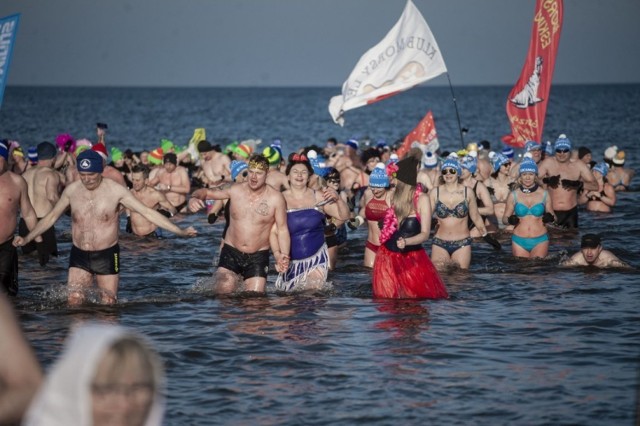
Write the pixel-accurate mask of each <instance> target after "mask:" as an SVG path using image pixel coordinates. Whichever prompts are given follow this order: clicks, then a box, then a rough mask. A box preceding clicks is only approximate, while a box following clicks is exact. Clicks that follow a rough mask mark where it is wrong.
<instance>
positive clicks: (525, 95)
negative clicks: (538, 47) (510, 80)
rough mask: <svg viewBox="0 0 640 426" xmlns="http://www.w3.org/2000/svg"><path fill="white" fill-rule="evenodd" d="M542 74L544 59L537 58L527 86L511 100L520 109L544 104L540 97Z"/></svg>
mask: <svg viewBox="0 0 640 426" xmlns="http://www.w3.org/2000/svg"><path fill="white" fill-rule="evenodd" d="M541 72H542V57H540V56H538V57H536V66H535V68H534V70H533V73H532V74H531V77H529V81H528V82H527V84H526V86H524V88H523V89H522V90H521V91H520V92H518V94H516V95H515V96H514V97H513V98H511V99H509V100H510V101H511V102H512V103H513V104H514V105H515V106H516V107H518V108H522V109H524V108H527V107H530V106H532V105H535V104H537V103H538V102H542V101H543V99H542V98H539V97H538V87H540V73H541Z"/></svg>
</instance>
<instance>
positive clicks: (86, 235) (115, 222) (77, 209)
mask: <svg viewBox="0 0 640 426" xmlns="http://www.w3.org/2000/svg"><path fill="white" fill-rule="evenodd" d="M77 168H78V172H79V175H80V181H76V182H73V183H71V184H70V185H68V186H67V187H66V188H65V190H64V191H63V193H62V195H61V196H60V200H59V201H58V202H57V203H56V205H55V206H54V208H53V210H51V212H50V213H49V214H47V215H46V216H45V217H44V218H42V220H40V222H38V225H37V226H36V227H35V228H34V229H33V230H32V231H31V232H30V233H29V235H27V236H26V237H24V238H22V237H16V238H15V240H14V241H13V245H14V246H23V245H25V244H27V243H28V242H29V241H31V240H32V239H33V238H34V237H37V236H39V235H40V234H42V233H43V232H44V231H45V230H46V229H48V228H50V227H51V226H52V225H53V224H54V223H55V221H56V220H58V218H59V217H60V216H61V215H62V214H63V213H64V211H65V210H67V208H71V218H72V221H71V237H72V241H73V247H72V248H71V256H70V260H69V279H68V286H69V304H71V305H77V304H79V303H82V302H83V301H84V298H85V290H86V289H87V288H89V287H91V286H92V284H93V280H94V277H95V280H96V284H97V285H98V288H99V289H100V297H101V301H102V303H105V304H113V303H115V302H116V301H117V294H118V284H119V274H118V273H119V272H120V249H119V247H118V231H119V213H120V205H121V204H122V205H123V206H124V207H126V208H127V209H130V210H132V211H137V212H138V213H140V214H142V215H143V216H144V217H145V218H146V219H148V220H149V221H151V222H153V223H154V224H156V225H158V226H160V227H161V228H164V229H166V230H168V231H171V232H173V233H175V234H177V235H179V236H193V235H196V230H195V229H193V228H192V227H189V228H187V229H186V230H183V229H181V228H179V227H177V226H176V225H175V224H173V223H172V222H171V221H170V220H169V219H167V218H166V217H164V216H163V215H161V214H160V213H158V212H157V211H155V210H153V209H151V208H149V207H147V206H145V205H144V204H142V203H141V202H140V201H138V200H137V199H136V198H135V197H134V196H133V195H132V194H131V192H129V190H128V189H127V188H126V187H124V186H122V185H120V184H118V183H116V182H115V181H113V180H111V179H104V178H103V176H102V171H103V169H104V163H103V160H102V157H100V155H99V154H98V153H96V152H94V151H91V150H87V151H84V152H82V153H81V154H80V155H79V156H78V158H77Z"/></svg>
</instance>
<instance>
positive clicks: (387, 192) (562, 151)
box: [0, 123, 634, 303]
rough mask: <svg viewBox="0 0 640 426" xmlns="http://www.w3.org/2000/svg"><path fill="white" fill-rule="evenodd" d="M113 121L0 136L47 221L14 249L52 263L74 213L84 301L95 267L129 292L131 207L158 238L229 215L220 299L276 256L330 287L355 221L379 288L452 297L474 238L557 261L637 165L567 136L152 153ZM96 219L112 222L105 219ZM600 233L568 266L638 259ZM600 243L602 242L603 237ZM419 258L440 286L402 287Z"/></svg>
mask: <svg viewBox="0 0 640 426" xmlns="http://www.w3.org/2000/svg"><path fill="white" fill-rule="evenodd" d="M106 129H107V126H106V125H104V124H102V123H98V126H97V130H96V132H97V142H96V143H92V142H91V141H89V140H88V139H80V140H75V139H74V138H73V137H71V136H70V135H68V134H63V135H59V136H58V137H57V138H56V144H55V145H54V144H52V143H49V142H43V143H40V144H38V145H37V146H36V147H31V148H29V149H28V150H27V155H25V152H24V151H23V147H22V146H20V144H19V143H18V142H14V141H4V142H3V144H2V146H4V153H5V156H4V157H5V160H6V164H5V165H6V166H7V167H6V168H7V170H8V171H9V172H11V173H13V174H16V175H21V176H22V177H23V178H24V180H25V181H26V185H27V188H28V199H29V201H30V203H31V205H32V206H33V209H34V210H35V215H36V216H37V218H38V219H39V221H38V225H37V226H35V225H34V224H33V220H31V219H29V220H28V221H25V217H24V216H25V215H24V214H23V218H22V219H21V220H20V223H19V237H17V238H16V239H15V240H14V241H13V246H16V247H18V246H19V247H22V252H23V254H27V253H29V252H36V251H37V253H38V255H39V259H40V263H41V265H44V264H46V262H47V261H48V258H49V256H51V255H53V256H57V255H58V250H57V242H56V236H55V228H54V226H53V225H54V223H55V222H56V220H57V219H58V218H59V217H60V215H61V214H63V213H64V212H65V211H67V210H68V209H70V210H71V215H72V218H73V220H72V238H73V247H72V252H71V255H70V264H69V266H70V267H69V282H68V284H69V287H70V289H69V290H70V296H69V301H70V303H82V302H83V300H84V297H83V296H82V291H81V290H83V289H84V288H86V287H88V286H90V285H91V283H92V281H93V279H94V278H95V280H96V283H97V285H98V288H99V289H100V290H101V291H102V292H103V294H104V297H103V298H102V301H103V302H104V303H115V302H116V301H117V289H118V271H119V246H118V244H117V243H118V232H119V220H118V219H119V215H120V214H121V213H122V212H121V208H120V206H121V205H122V206H124V207H125V209H124V211H125V214H126V215H127V225H126V232H129V233H132V234H135V235H137V236H140V237H147V238H155V237H157V236H158V235H159V232H158V227H161V228H164V229H168V230H169V231H171V232H174V233H176V234H177V235H179V236H194V235H195V234H196V231H195V229H193V228H192V227H189V228H187V229H181V228H179V227H177V226H176V225H175V224H173V223H172V222H171V221H170V220H169V218H171V217H172V216H173V215H175V214H187V213H195V212H198V211H200V210H206V212H207V217H208V222H209V223H214V222H216V220H218V218H219V217H224V218H225V226H224V229H223V231H222V235H221V245H220V254H219V261H218V265H217V266H218V267H217V269H216V273H215V274H216V276H215V291H216V293H218V294H227V293H234V292H236V291H257V292H264V290H265V286H266V279H267V275H268V271H269V255H270V253H271V254H272V255H273V257H274V259H275V268H276V270H277V272H278V278H277V280H276V288H277V289H278V290H280V291H298V290H316V289H319V288H322V287H323V286H324V285H326V283H327V277H328V273H329V271H330V270H332V269H334V268H335V267H336V264H337V263H338V257H339V252H340V249H341V248H342V247H345V245H346V242H347V238H348V231H347V228H350V229H352V230H353V229H356V228H358V227H360V226H365V225H366V228H367V240H366V244H365V247H364V265H365V266H366V267H368V268H373V269H374V275H373V284H374V296H376V297H443V295H446V290H445V289H444V286H443V285H442V286H441V285H440V284H441V280H440V278H439V276H437V275H438V273H437V272H436V270H439V271H441V270H442V269H444V268H451V267H454V268H461V269H468V268H469V266H470V263H471V252H472V250H471V248H472V242H473V239H474V238H483V239H484V240H485V241H486V242H487V243H489V244H491V245H492V246H493V247H494V248H495V249H500V248H501V244H500V243H499V242H498V241H497V239H496V238H495V237H493V236H492V234H493V235H495V233H496V232H501V233H504V232H508V233H510V234H511V242H512V244H511V249H512V253H513V255H514V256H517V257H523V258H533V257H536V258H543V257H546V256H547V254H548V252H549V236H548V230H547V228H548V226H553V227H554V228H557V229H577V228H578V211H579V210H578V206H579V205H581V204H584V205H585V209H586V210H587V211H598V212H610V211H611V210H612V209H613V208H614V206H615V203H616V192H617V191H625V190H627V189H628V187H629V184H630V181H631V179H632V177H633V175H634V172H633V171H632V170H630V169H628V168H625V167H624V163H625V153H624V151H622V150H619V149H618V148H617V147H615V146H612V147H609V148H607V149H606V150H605V152H604V155H603V160H602V161H601V162H596V161H594V160H593V155H592V153H591V152H590V151H589V149H588V148H585V147H580V148H578V149H577V150H574V149H573V146H572V143H571V141H570V140H569V138H568V137H566V136H565V135H560V136H559V137H558V138H557V140H556V141H555V143H553V144H550V143H548V144H547V145H546V146H543V145H540V144H538V143H536V142H533V141H529V142H527V143H526V145H525V147H524V151H525V153H524V155H523V156H522V158H521V160H520V161H517V162H516V161H515V155H514V151H513V149H511V148H509V147H506V148H504V149H503V150H502V151H501V152H494V151H491V149H490V148H491V147H490V144H489V142H487V141H482V142H480V143H470V144H469V145H468V146H467V147H466V148H465V149H463V150H460V151H457V152H450V153H449V152H429V151H427V150H426V149H425V147H426V146H425V145H422V144H419V143H417V142H416V143H414V144H413V145H412V148H411V149H410V150H409V151H408V152H407V154H406V155H404V156H403V158H402V159H400V158H398V155H397V153H396V148H398V146H389V145H388V144H386V143H385V142H379V143H377V144H375V145H373V144H368V143H367V144H366V146H365V144H363V146H360V145H361V144H360V143H359V142H358V141H357V140H355V139H351V140H348V141H346V142H344V143H338V142H337V141H336V140H335V139H333V138H330V139H328V140H327V141H326V143H325V144H324V146H322V147H321V146H310V147H306V148H303V149H300V150H298V151H297V152H294V153H292V154H291V155H289V156H288V158H287V159H286V160H285V156H284V155H283V150H282V143H281V142H280V141H279V140H275V141H273V142H272V143H271V144H270V145H269V146H264V147H262V146H260V145H261V141H260V140H247V141H243V142H234V143H232V144H230V145H227V146H226V147H224V148H222V147H221V146H220V145H214V144H211V143H210V142H208V141H207V140H197V141H193V140H192V142H191V143H190V144H189V146H187V147H184V148H180V147H178V146H177V145H175V144H174V143H173V142H171V141H169V140H162V142H161V146H160V147H158V148H156V149H153V150H151V151H142V152H137V153H134V152H133V151H131V150H130V149H126V150H124V151H123V150H121V149H119V148H117V147H115V146H112V147H110V148H109V149H108V148H107V143H106V141H105V134H106ZM2 146H0V150H1V148H2ZM109 153H110V157H111V158H110V161H109ZM0 161H2V160H0ZM74 184H75V186H74ZM63 189H64V192H63ZM96 194H100V200H99V202H98V201H96ZM74 200H82V203H80V202H77V201H74ZM18 209H22V210H24V207H23V206H20V208H17V209H16V210H18ZM23 213H24V212H23ZM27 216H28V215H27ZM96 216H100V217H104V218H107V219H106V220H103V221H102V222H101V223H98V222H96V220H95V217H96ZM413 218H416V219H417V220H416V221H413V220H412V219H413ZM29 222H31V223H29ZM411 222H415V223H413V224H411ZM432 225H433V226H432ZM91 227H93V228H94V229H93V230H92V229H91ZM431 233H432V234H433V238H432V245H431V250H430V251H431V256H430V258H428V257H427V259H428V260H427V261H424V259H422V258H421V259H409V257H410V256H408V253H409V252H412V251H416V250H417V251H420V250H422V251H424V249H422V243H424V242H425V241H426V240H427V239H428V238H429V237H430V235H431ZM594 238H595V239H594ZM586 240H587V243H585V242H584V241H583V250H582V251H581V252H578V253H576V255H575V256H573V257H572V258H571V259H569V260H568V261H567V262H565V263H566V264H570V265H571V264H575V265H596V266H624V265H625V264H624V263H623V262H622V261H620V260H619V259H617V258H616V257H615V256H614V255H613V254H612V253H610V252H608V251H606V250H603V249H602V246H601V245H600V240H599V239H598V238H597V236H593V235H589V236H588V238H587V239H586ZM594 241H597V243H598V244H597V245H596V246H595V247H589V245H591V246H593V244H594ZM381 249H385V250H387V251H390V252H389V253H386V252H385V256H384V257H385V258H390V259H391V258H393V257H394V256H397V259H395V261H394V262H395V263H394V264H392V265H387V266H386V269H384V270H383V271H382V272H380V274H377V273H376V260H377V259H379V258H380V256H378V253H379V251H380V250H381ZM587 249H594V250H592V251H593V252H592V253H591V254H589V253H588V250H587ZM414 254H415V253H414ZM3 256H4V254H3ZM425 256H426V254H425ZM13 262H14V263H15V262H17V260H14V261H13ZM412 262H413V263H428V264H429V265H431V264H432V263H433V266H434V267H435V268H434V269H433V270H431V269H429V270H428V271H427V272H428V274H427V275H436V276H437V277H436V278H437V280H440V283H436V284H437V285H435V286H436V287H438V288H437V289H436V290H434V292H427V293H425V294H422V295H421V293H420V292H417V293H416V292H415V291H413V290H412V291H407V286H406V285H405V286H404V287H403V285H402V284H401V281H402V280H401V279H400V278H399V276H400V275H402V274H403V273H405V275H406V273H407V272H408V273H410V274H413V275H415V274H416V270H414V269H412V267H411V265H412ZM5 263H6V262H5ZM16 264H17V263H16ZM378 266H380V265H378ZM15 268H16V269H15V276H14V277H12V278H11V279H10V280H7V279H6V277H7V274H5V275H4V278H3V281H5V282H3V284H4V287H5V289H9V291H8V292H9V293H10V294H12V293H13V294H15V293H16V292H17V266H16V267H15ZM422 272H424V268H423V269H422ZM437 280H436V281H437ZM8 281H11V282H9V283H8V284H7V283H6V282H8ZM386 281H388V282H395V283H396V284H395V288H393V289H386V290H381V288H382V287H384V282H386ZM381 283H382V284H381ZM12 286H13V287H12ZM381 286H382V287H381ZM409 287H411V285H409ZM440 287H442V288H440ZM73 289H77V290H78V291H73ZM432 290H433V289H432Z"/></svg>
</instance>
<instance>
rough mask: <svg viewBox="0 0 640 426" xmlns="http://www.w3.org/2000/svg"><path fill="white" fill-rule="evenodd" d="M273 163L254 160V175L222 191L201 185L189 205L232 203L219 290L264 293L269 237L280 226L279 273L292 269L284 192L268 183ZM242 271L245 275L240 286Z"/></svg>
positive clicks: (194, 208)
mask: <svg viewBox="0 0 640 426" xmlns="http://www.w3.org/2000/svg"><path fill="white" fill-rule="evenodd" d="M268 172H269V163H268V161H267V159H266V158H265V157H264V156H262V155H254V156H253V157H251V158H250V159H249V174H248V177H247V180H246V181H245V182H242V183H234V184H233V185H231V186H229V187H224V188H221V189H217V190H213V189H204V188H203V189H198V190H197V191H195V192H194V193H193V194H191V200H190V201H189V209H190V210H191V211H197V210H199V209H202V208H204V201H205V200H226V199H229V200H230V201H231V204H230V205H231V207H230V221H229V228H228V229H227V233H226V235H225V237H224V246H223V247H222V250H221V252H220V262H219V264H218V269H217V271H216V275H215V281H216V283H215V291H216V292H217V293H218V294H228V293H233V292H236V291H238V290H244V291H257V292H264V291H265V287H266V283H267V270H268V266H269V246H270V244H269V238H270V235H271V230H272V228H273V226H274V224H275V227H276V229H275V233H274V234H275V235H276V236H277V238H278V243H279V247H280V249H279V251H276V252H275V253H274V257H275V259H276V269H277V270H278V272H282V271H286V270H287V268H288V267H289V248H290V244H291V242H290V237H289V229H288V228H287V210H286V203H285V200H284V197H283V196H282V193H281V192H280V191H277V190H275V189H274V188H272V187H271V186H269V185H267V184H266V181H267V173H268ZM238 275H240V276H241V277H242V278H243V281H242V286H240V285H238V284H239V283H238Z"/></svg>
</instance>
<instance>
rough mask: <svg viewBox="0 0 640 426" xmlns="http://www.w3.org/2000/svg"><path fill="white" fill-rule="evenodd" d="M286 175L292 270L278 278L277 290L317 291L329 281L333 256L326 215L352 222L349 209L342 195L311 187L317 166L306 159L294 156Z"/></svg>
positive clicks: (301, 156)
mask: <svg viewBox="0 0 640 426" xmlns="http://www.w3.org/2000/svg"><path fill="white" fill-rule="evenodd" d="M286 175H287V176H288V177H289V185H290V189H288V190H286V191H284V192H283V193H282V195H284V198H285V200H286V202H287V226H288V228H289V234H290V235H291V260H290V263H289V269H288V270H287V271H286V272H285V273H283V274H280V275H278V279H277V280H276V288H277V289H278V290H282V291H294V290H317V289H320V288H322V286H323V285H324V284H325V282H326V281H327V274H328V270H329V256H328V253H327V245H326V243H325V240H324V225H325V215H328V216H331V217H335V218H336V219H338V220H343V221H344V220H347V219H349V207H348V206H347V204H346V203H345V202H344V201H343V200H342V199H341V198H340V196H339V195H338V193H337V192H336V191H335V190H333V189H331V188H327V187H325V188H324V189H323V190H322V191H314V190H313V189H311V188H309V187H308V184H309V178H310V177H311V176H312V175H313V167H312V166H311V164H310V163H309V160H308V159H307V157H306V156H304V155H300V154H292V155H291V156H290V157H289V162H288V166H287V169H286Z"/></svg>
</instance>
